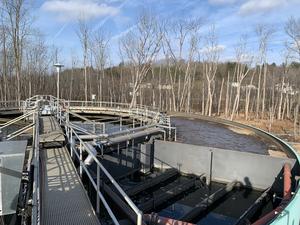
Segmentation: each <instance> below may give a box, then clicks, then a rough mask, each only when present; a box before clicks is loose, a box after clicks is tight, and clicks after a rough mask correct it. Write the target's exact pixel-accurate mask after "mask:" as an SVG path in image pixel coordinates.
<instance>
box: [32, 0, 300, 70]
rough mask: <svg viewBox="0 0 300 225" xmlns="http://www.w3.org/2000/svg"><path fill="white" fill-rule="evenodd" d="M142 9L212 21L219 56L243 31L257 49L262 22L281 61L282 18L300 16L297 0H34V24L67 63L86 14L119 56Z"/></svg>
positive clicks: (76, 50)
mask: <svg viewBox="0 0 300 225" xmlns="http://www.w3.org/2000/svg"><path fill="white" fill-rule="evenodd" d="M143 10H148V11H151V12H152V13H154V14H156V15H157V16H158V17H159V18H160V19H168V18H175V19H177V18H178V19H192V18H195V19H196V18H201V19H202V20H203V25H202V27H201V28H200V32H199V33H200V36H201V35H203V36H204V35H205V33H206V32H207V31H208V29H209V27H211V25H212V24H214V26H215V28H216V33H217V37H218V44H219V46H221V47H222V49H223V51H222V53H221V60H222V61H228V60H232V59H233V58H234V55H235V51H234V48H235V46H236V45H237V43H238V41H239V39H240V38H241V36H244V35H246V36H247V38H248V48H249V50H250V51H251V52H253V53H255V51H257V49H258V39H257V37H256V35H255V27H256V26H257V25H258V24H265V25H268V26H272V27H273V28H274V31H275V32H274V34H273V35H272V37H271V40H270V46H269V51H268V61H269V62H276V63H281V62H282V61H283V55H284V47H283V46H284V41H285V40H286V39H287V36H286V34H285V32H284V24H285V22H286V21H287V20H288V19H289V18H290V17H292V16H294V17H296V18H297V17H300V16H299V15H300V13H299V12H300V0H36V1H35V2H34V7H33V13H34V26H36V27H37V28H39V30H40V31H41V32H42V34H43V35H44V37H45V40H46V44H47V45H49V46H52V45H55V46H57V47H58V48H59V49H60V53H59V57H60V61H62V62H63V63H65V64H67V65H70V62H71V55H72V54H73V55H74V54H75V55H78V57H79V61H80V60H81V59H80V55H81V45H80V41H79V39H78V36H77V34H76V30H78V20H79V18H82V17H83V16H84V18H86V21H87V23H88V26H89V28H90V30H91V31H92V32H97V31H99V30H104V31H105V32H106V33H107V36H108V37H109V39H110V43H109V47H110V50H111V56H110V61H111V63H112V64H117V63H118V62H119V61H120V58H119V50H118V49H119V48H118V38H119V37H122V36H123V35H125V34H126V33H127V32H128V31H130V30H132V29H134V27H135V25H136V23H137V18H138V16H139V15H140V13H141V12H142V11H143Z"/></svg>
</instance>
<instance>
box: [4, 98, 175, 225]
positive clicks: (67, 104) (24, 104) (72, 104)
mask: <svg viewBox="0 0 300 225" xmlns="http://www.w3.org/2000/svg"><path fill="white" fill-rule="evenodd" d="M1 104H2V105H4V106H6V105H7V106H17V108H18V109H19V110H22V111H23V113H24V114H23V115H22V116H20V117H18V118H16V119H13V120H12V121H9V122H7V123H6V124H4V125H3V126H2V127H1V128H5V127H7V126H10V125H12V124H14V123H16V122H18V121H20V120H23V119H25V118H27V117H32V123H31V124H30V126H29V125H28V126H26V127H23V128H21V129H20V130H19V131H18V132H14V133H13V134H11V136H10V137H11V138H13V137H16V135H19V134H20V133H21V132H23V131H25V130H28V129H32V128H33V154H34V157H33V160H32V165H33V167H34V183H33V199H32V224H35V225H36V224H38V225H39V224H40V221H41V218H40V217H41V215H40V201H41V198H40V184H39V178H40V173H39V163H40V162H39V113H41V111H43V110H44V109H43V107H44V105H47V106H49V108H50V111H51V114H54V115H55V116H56V118H57V119H58V121H59V122H60V124H61V125H63V126H64V127H65V130H66V135H67V138H68V140H69V142H70V151H71V156H72V157H73V156H75V157H76V159H77V160H78V161H79V164H80V166H79V167H80V169H79V173H80V176H82V173H83V171H85V173H86V175H87V176H88V177H89V179H90V181H91V183H92V186H93V187H94V189H95V190H96V193H97V208H96V211H97V212H98V213H99V210H100V209H99V207H100V202H101V203H102V204H103V205H104V207H105V208H106V210H107V212H108V214H109V216H110V217H111V219H112V221H113V222H114V224H117V225H119V222H118V220H117V218H116V216H115V215H114V213H113V211H112V209H111V208H110V206H109V205H108V203H107V201H106V199H105V197H104V195H103V193H102V192H101V190H100V174H101V175H102V176H103V175H104V176H105V177H106V178H107V179H108V180H109V182H110V183H111V185H112V186H113V187H114V189H115V190H116V191H117V192H118V194H119V195H120V196H121V197H122V199H123V200H124V202H125V203H126V204H127V205H128V206H129V207H130V208H131V210H132V211H133V212H134V213H135V217H136V220H135V221H134V222H135V224H137V225H142V215H143V214H142V212H141V211H140V210H139V209H138V208H137V206H136V205H135V204H134V203H133V202H132V200H131V199H130V198H129V197H128V196H127V194H126V193H125V192H124V190H123V189H122V188H121V187H120V186H119V184H118V183H117V182H116V180H115V179H114V178H113V177H112V176H111V175H110V173H109V172H108V171H107V170H106V169H105V167H104V166H103V165H102V164H101V162H100V161H99V160H98V158H97V157H96V155H95V154H94V153H93V151H92V150H91V149H90V147H89V145H87V144H86V143H85V142H84V141H83V140H82V139H81V138H80V136H79V134H78V131H79V132H82V131H84V132H86V131H87V130H86V129H84V128H80V127H78V126H76V125H75V124H72V123H71V122H70V121H69V117H70V112H71V110H72V108H76V107H77V108H78V107H80V108H81V109H87V108H92V109H94V110H100V111H101V110H106V111H114V112H120V113H126V114H127V115H129V116H130V117H132V118H134V120H138V121H140V124H139V126H142V127H143V126H145V127H147V126H160V127H161V128H165V129H166V128H168V129H170V132H169V136H171V135H172V129H173V130H174V128H172V127H171V124H170V118H169V117H168V116H167V115H165V114H164V113H161V112H160V111H159V110H157V109H153V108H150V107H146V106H142V105H137V106H136V107H135V108H131V107H130V105H129V104H126V103H113V102H95V101H88V102H85V101H66V100H62V99H57V98H55V97H53V96H48V95H36V96H33V97H31V98H29V99H27V100H25V101H21V102H17V103H16V102H14V103H11V104H10V103H0V105H1ZM99 124H102V126H103V127H102V132H104V133H106V129H105V123H99ZM120 124H121V125H122V121H120ZM133 127H135V125H134V124H133ZM1 128H0V130H1ZM126 130H130V129H126V128H125V129H121V131H119V132H125V131H126ZM175 131H176V130H175ZM92 133H95V132H92ZM74 141H76V144H77V146H76V145H75V143H73V142H74ZM84 151H85V152H87V153H88V156H89V157H91V158H92V159H93V160H94V162H95V164H96V168H97V177H96V181H95V180H94V178H93V177H92V174H91V173H90V171H89V170H88V168H87V166H86V165H85V163H84V160H83V152H84Z"/></svg>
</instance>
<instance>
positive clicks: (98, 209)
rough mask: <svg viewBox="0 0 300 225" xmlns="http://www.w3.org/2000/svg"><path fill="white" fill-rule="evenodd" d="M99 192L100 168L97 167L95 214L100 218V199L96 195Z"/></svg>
mask: <svg viewBox="0 0 300 225" xmlns="http://www.w3.org/2000/svg"><path fill="white" fill-rule="evenodd" d="M99 191H100V167H99V166H98V165H97V207H96V212H97V214H98V216H100V198H99V196H98V193H99Z"/></svg>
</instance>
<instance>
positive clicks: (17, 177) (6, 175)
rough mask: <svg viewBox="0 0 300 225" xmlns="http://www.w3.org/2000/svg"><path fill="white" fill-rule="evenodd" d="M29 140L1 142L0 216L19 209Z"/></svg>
mask: <svg viewBox="0 0 300 225" xmlns="http://www.w3.org/2000/svg"><path fill="white" fill-rule="evenodd" d="M26 146H27V140H22V141H5V142H0V216H2V215H8V214H14V213H15V212H16V209H17V203H18V197H19V191H20V183H21V178H22V170H23V164H24V157H25V150H26Z"/></svg>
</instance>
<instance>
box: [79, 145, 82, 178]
mask: <svg viewBox="0 0 300 225" xmlns="http://www.w3.org/2000/svg"><path fill="white" fill-rule="evenodd" d="M79 151H80V155H79V165H80V166H79V175H80V177H81V178H82V141H80V146H79Z"/></svg>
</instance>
